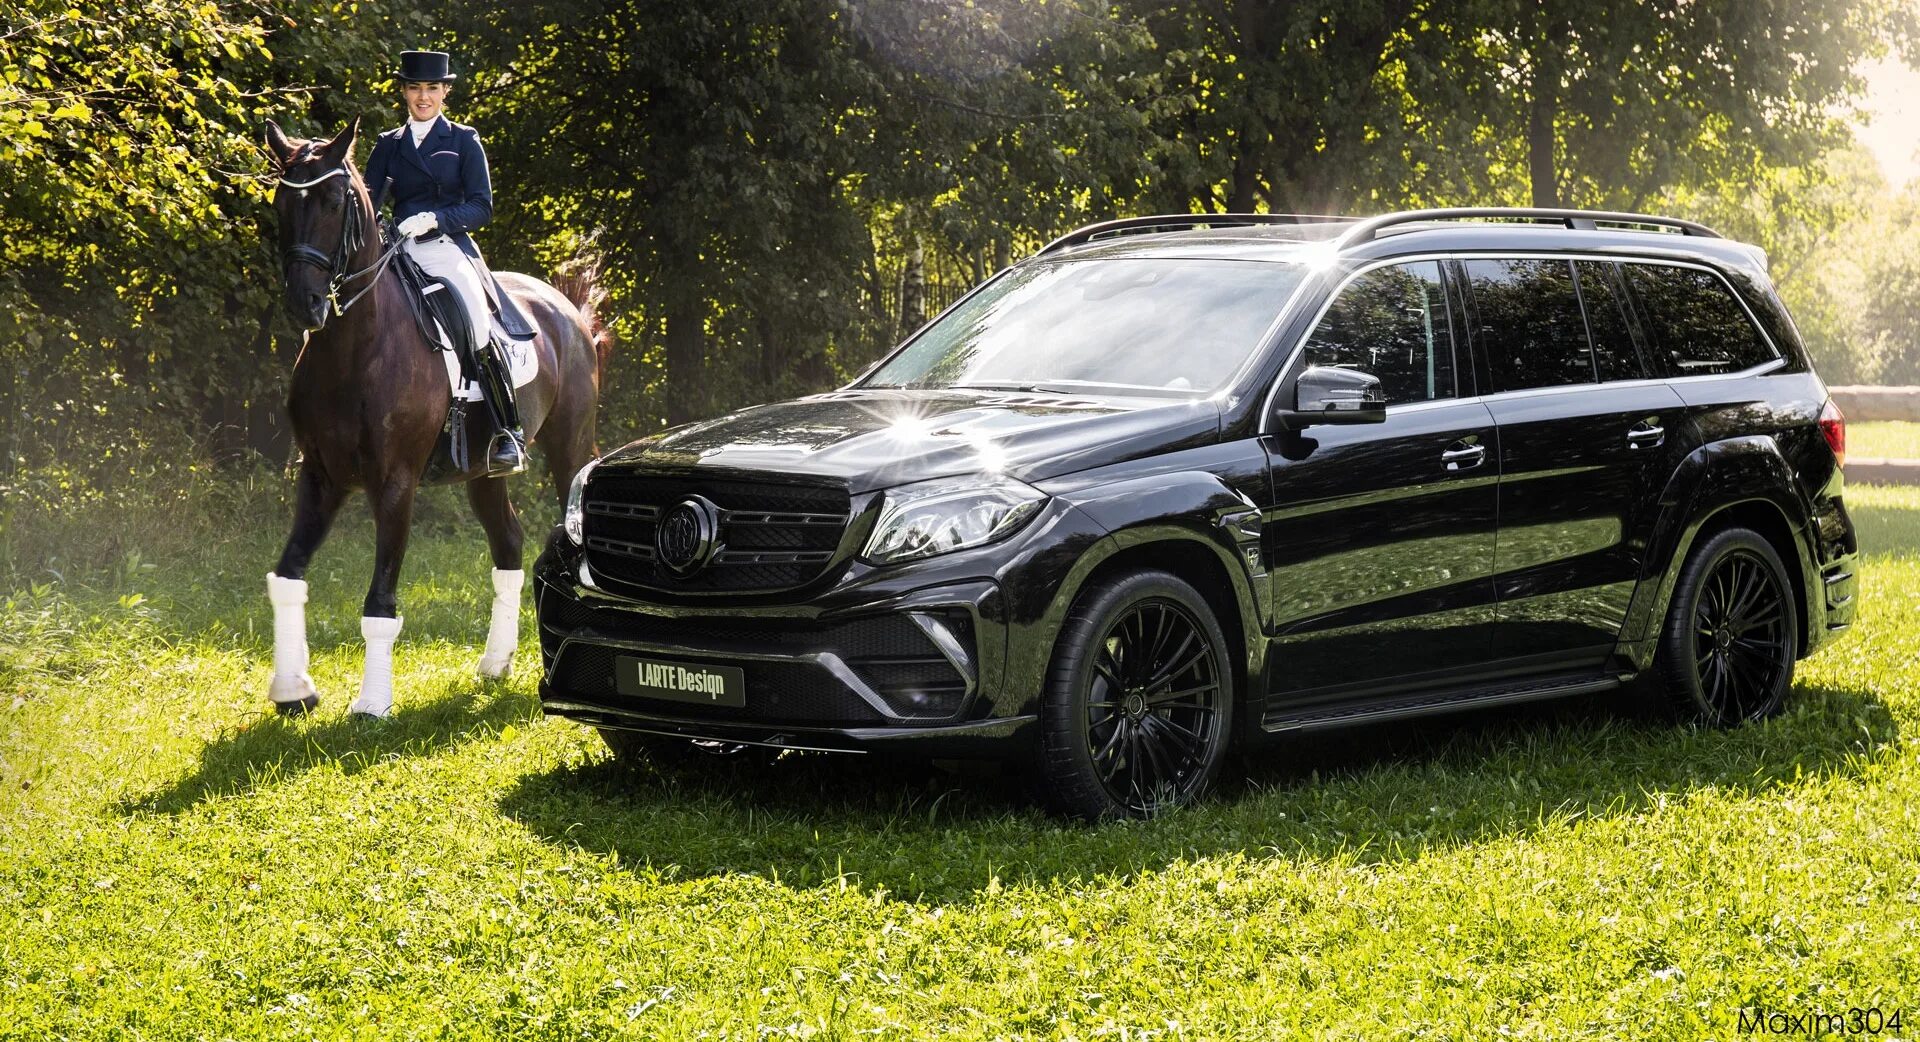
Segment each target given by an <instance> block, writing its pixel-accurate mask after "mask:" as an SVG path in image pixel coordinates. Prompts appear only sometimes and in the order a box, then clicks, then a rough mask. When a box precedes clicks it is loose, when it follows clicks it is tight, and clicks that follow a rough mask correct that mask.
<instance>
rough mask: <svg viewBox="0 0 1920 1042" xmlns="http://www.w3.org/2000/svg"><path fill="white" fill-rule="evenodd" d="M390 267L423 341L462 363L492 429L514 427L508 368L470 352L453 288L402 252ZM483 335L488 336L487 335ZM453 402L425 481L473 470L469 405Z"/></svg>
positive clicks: (492, 355)
mask: <svg viewBox="0 0 1920 1042" xmlns="http://www.w3.org/2000/svg"><path fill="white" fill-rule="evenodd" d="M393 267H394V270H395V272H397V273H398V274H399V277H400V285H401V286H402V288H404V289H405V291H406V292H405V293H403V294H402V297H404V298H405V300H406V302H407V310H408V312H409V313H410V314H411V315H412V316H413V322H414V325H415V327H416V328H418V329H419V330H420V336H421V338H422V339H424V340H426V342H427V343H429V344H432V345H434V346H435V347H436V349H438V350H441V351H447V350H451V351H452V352H453V353H454V357H455V358H456V359H458V360H459V363H460V376H461V379H462V380H463V381H464V382H466V383H469V384H472V385H474V386H476V387H478V388H480V393H481V400H482V401H484V402H486V404H487V409H488V411H489V412H491V413H492V419H493V421H494V424H495V426H496V427H498V428H502V429H506V428H512V427H518V426H519V417H518V415H516V414H517V412H518V409H517V408H516V407H515V403H514V400H513V380H512V378H511V376H509V375H508V373H507V367H506V362H505V360H504V359H502V358H501V357H500V356H499V352H497V351H491V350H487V351H479V352H476V351H474V349H473V343H474V339H475V338H474V335H473V328H472V323H471V322H469V321H468V320H467V309H466V308H465V307H463V306H461V304H460V298H459V295H458V293H457V292H456V291H455V290H454V288H453V286H452V285H451V284H450V283H448V281H447V280H446V279H443V278H438V277H435V276H433V275H429V274H427V272H426V271H425V269H423V268H421V267H420V265H419V264H417V263H416V262H415V261H414V260H413V258H411V257H409V256H407V254H406V251H404V250H402V251H398V252H396V253H395V254H394V257H393ZM443 330H444V331H445V336H444V337H443V336H442V331H443ZM484 332H486V333H487V334H488V335H489V336H491V333H492V331H491V330H486V331H484ZM452 397H453V400H452V402H451V403H450V404H449V406H448V408H447V423H446V426H445V428H444V429H443V430H442V431H441V434H440V444H439V445H438V446H436V447H435V452H434V457H433V459H432V460H431V461H430V462H429V464H428V475H427V479H428V480H432V479H433V478H435V477H438V476H441V474H442V473H444V474H446V475H452V474H462V473H465V472H467V471H468V470H469V469H471V464H472V462H473V459H472V438H471V436H470V432H469V431H468V429H467V407H468V405H469V404H470V402H469V400H468V399H467V398H463V397H461V396H460V395H459V394H458V393H455V394H454V395H453V396H452Z"/></svg>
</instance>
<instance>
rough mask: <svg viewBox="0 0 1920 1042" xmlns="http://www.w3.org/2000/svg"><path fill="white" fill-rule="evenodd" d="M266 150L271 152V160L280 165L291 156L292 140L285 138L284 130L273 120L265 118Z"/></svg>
mask: <svg viewBox="0 0 1920 1042" xmlns="http://www.w3.org/2000/svg"><path fill="white" fill-rule="evenodd" d="M267 151H269V152H271V153H273V161H274V162H276V163H278V164H280V165H281V166H286V165H287V160H289V159H291V158H293V142H291V141H288V140H287V135H286V132H285V131H283V130H281V129H280V124H278V123H275V122H274V121H273V120H267Z"/></svg>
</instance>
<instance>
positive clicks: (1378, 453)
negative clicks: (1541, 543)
mask: <svg viewBox="0 0 1920 1042" xmlns="http://www.w3.org/2000/svg"><path fill="white" fill-rule="evenodd" d="M1462 329H1463V326H1462V325H1461V322H1460V308H1459V302H1458V299H1457V297H1455V296H1453V295H1452V294H1450V293H1449V291H1448V285H1447V281H1446V279H1445V277H1444V273H1443V267H1442V263H1441V262H1440V261H1436V260H1425V261H1409V262H1402V263H1394V264H1388V265H1383V266H1379V267H1375V268H1371V269H1368V270H1365V271H1362V272H1360V273H1359V274H1357V275H1355V276H1353V277H1352V278H1351V279H1350V280H1349V281H1348V282H1347V283H1346V285H1345V286H1344V287H1343V288H1342V289H1341V291H1340V292H1339V294H1338V295H1336V297H1335V298H1334V300H1333V302H1332V303H1331V304H1330V305H1329V307H1328V308H1327V310H1326V312H1325V313H1324V314H1323V315H1322V316H1321V318H1320V321H1319V322H1318V323H1317V324H1316V325H1315V327H1314V329H1313V331H1312V333H1310V334H1309V335H1308V337H1307V340H1306V343H1305V345H1304V348H1303V351H1302V358H1301V359H1299V360H1297V361H1296V363H1295V364H1294V365H1293V366H1291V367H1290V370H1291V371H1290V372H1289V373H1288V374H1287V376H1286V377H1285V378H1283V381H1282V383H1281V384H1280V386H1279V392H1280V393H1288V392H1289V391H1290V380H1291V377H1292V376H1293V375H1295V374H1297V373H1298V371H1299V370H1300V369H1301V368H1303V367H1304V366H1305V365H1340V366H1350V367H1353V368H1357V369H1361V370H1363V371H1366V372H1369V373H1372V374H1373V375H1374V376H1377V377H1379V378H1380V381H1381V388H1382V390H1383V392H1384V393H1385V395H1386V399H1387V402H1388V405H1387V418H1386V422H1384V423H1377V424H1357V425H1352V426H1332V425H1326V426H1315V427H1310V428H1307V429H1306V430H1304V431H1297V432H1276V433H1269V434H1267V435H1266V436H1264V438H1263V439H1262V441H1263V443H1264V445H1265V447H1266V450H1267V455H1268V462H1269V464H1270V467H1271V470H1272V474H1273V481H1272V485H1271V487H1272V489H1273V496H1274V500H1273V502H1271V503H1269V504H1265V506H1266V510H1265V511H1264V512H1263V513H1264V517H1265V525H1264V527H1263V537H1264V542H1265V549H1266V554H1267V559H1268V560H1269V561H1270V562H1272V566H1273V567H1272V577H1273V578H1272V582H1273V592H1274V610H1275V615H1276V623H1277V626H1278V634H1277V636H1276V638H1275V640H1274V643H1273V645H1272V647H1271V656H1270V658H1271V663H1272V668H1271V670H1270V676H1271V678H1272V679H1271V684H1270V690H1271V692H1272V694H1273V695H1274V697H1275V700H1276V701H1282V700H1295V701H1298V700H1317V699H1318V698H1319V697H1327V698H1335V697H1339V696H1341V695H1342V694H1345V693H1347V692H1350V691H1355V690H1359V689H1366V688H1371V689H1379V688H1383V687H1394V686H1401V687H1408V686H1419V685H1420V684H1421V683H1423V678H1428V679H1431V678H1432V677H1434V676H1437V675H1442V674H1447V673H1449V672H1450V671H1459V670H1462V669H1472V668H1477V667H1479V666H1481V665H1482V664H1484V662H1485V661H1486V657H1487V654H1488V652H1489V649H1490V647H1491V642H1492V625H1493V615H1494V604H1493V600H1494V597H1493V582H1492V566H1493V544H1494V520H1495V518H1494V509H1495V497H1496V494H1497V489H1496V485H1497V479H1498V476H1499V471H1498V461H1497V458H1496V453H1495V446H1494V427H1493V417H1492V414H1490V413H1489V412H1488V411H1487V408H1486V406H1484V405H1482V404H1480V402H1479V401H1478V400H1477V398H1475V397H1474V393H1475V390H1476V388H1475V385H1474V383H1473V378H1472V375H1471V370H1470V368H1468V367H1466V366H1465V360H1466V358H1467V353H1466V351H1465V350H1464V347H1463V345H1462V344H1461V339H1462V336H1463V334H1462Z"/></svg>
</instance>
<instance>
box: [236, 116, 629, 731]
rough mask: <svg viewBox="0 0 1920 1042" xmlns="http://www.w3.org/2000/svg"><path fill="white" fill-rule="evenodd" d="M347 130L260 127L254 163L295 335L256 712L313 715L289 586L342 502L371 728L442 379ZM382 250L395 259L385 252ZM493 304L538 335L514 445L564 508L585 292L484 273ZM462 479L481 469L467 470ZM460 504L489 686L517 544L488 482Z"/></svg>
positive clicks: (580, 439) (519, 539) (588, 394)
mask: <svg viewBox="0 0 1920 1042" xmlns="http://www.w3.org/2000/svg"><path fill="white" fill-rule="evenodd" d="M358 132H359V121H358V120H355V121H354V122H353V123H352V124H350V125H349V126H348V127H347V128H346V129H345V130H343V131H341V132H340V133H339V134H338V135H336V136H334V137H333V138H332V139H331V140H326V141H317V140H316V141H307V140H299V139H289V138H288V137H287V136H286V135H285V134H284V133H282V132H281V130H280V128H279V127H278V126H276V125H274V124H273V123H268V124H267V135H266V140H267V147H268V150H269V151H270V152H271V153H272V156H273V160H274V167H275V171H274V172H275V173H276V174H277V175H278V177H279V179H280V184H279V187H278V188H277V189H276V190H275V192H274V197H273V207H274V211H275V213H276V215H277V216H278V218H279V227H280V234H279V238H280V255H281V258H282V263H283V265H284V269H285V271H284V274H285V278H286V301H285V302H286V306H287V310H288V312H289V313H291V314H292V316H293V318H294V321H295V322H296V323H298V324H299V325H301V326H303V327H305V328H306V329H307V330H308V333H307V339H306V343H305V345H304V346H303V347H302V348H301V350H300V356H299V358H298V360H296V361H295V362H294V365H293V380H292V386H291V388H290V390H289V392H288V396H287V411H288V413H289V415H290V417H291V419H292V421H293V432H294V439H295V442H296V443H297V444H298V446H299V448H300V453H301V464H300V475H299V478H298V486H297V488H296V493H295V503H294V516H293V531H292V534H290V535H289V536H288V537H287V544H286V549H285V550H284V551H283V552H282V553H281V555H280V563H279V564H278V565H277V566H276V567H275V568H274V570H273V572H272V573H270V574H269V575H268V576H267V594H268V597H269V598H270V599H271V600H272V602H273V606H274V654H273V683H272V686H271V688H270V689H269V692H268V696H269V697H270V698H271V699H272V701H273V702H274V704H275V705H276V706H277V707H278V708H279V709H280V710H281V711H282V712H287V713H300V712H306V711H308V710H311V709H312V708H313V707H314V706H316V705H317V704H318V703H319V696H318V694H317V693H316V691H315V690H314V686H313V681H312V680H311V679H310V678H309V677H308V676H307V644H306V617H305V607H304V605H305V604H306V600H307V584H306V582H305V581H304V579H303V578H302V577H303V576H304V575H305V574H306V570H307V563H308V561H309V560H311V559H312V557H313V552H314V550H315V549H316V548H317V547H318V546H319V545H320V542H321V540H322V539H324V538H326V534H327V529H328V528H329V526H331V524H332V523H333V519H334V515H335V514H336V513H338V511H339V509H340V506H341V503H342V502H344V501H345V499H346V497H347V496H348V495H349V494H350V493H351V492H352V491H353V490H355V489H364V490H366V493H367V496H368V498H369V499H370V500H371V502H372V507H373V517H374V527H375V539H376V544H375V551H374V564H373V582H372V585H371V586H370V587H369V588H368V590H367V598H366V603H365V607H364V608H363V610H362V618H361V620H360V630H361V634H362V635H363V636H364V637H365V639H366V642H367V656H366V669H365V673H364V674H363V676H362V679H361V682H360V696H359V698H357V699H355V701H354V703H353V705H352V706H351V707H350V710H351V711H352V712H355V713H364V714H367V715H372V716H385V715H386V714H387V712H388V711H389V709H390V708H391V706H392V703H393V687H392V675H393V665H392V652H393V642H394V640H395V639H396V638H398V636H399V633H400V624H401V620H400V618H399V615H398V607H399V605H398V601H397V598H396V597H395V586H396V585H397V583H398V580H399V577H400V562H401V559H402V557H403V556H404V555H405V554H406V549H407V534H408V533H407V530H408V527H409V524H410V522H411V520H412V516H413V497H414V490H415V489H416V488H418V487H419V484H420V482H421V479H422V475H423V473H424V472H425V471H426V468H427V466H428V463H429V461H430V459H431V457H432V456H433V453H434V450H435V445H436V443H437V442H438V440H439V437H440V433H441V430H442V428H443V427H444V426H445V424H446V422H447V416H448V410H449V402H450V398H451V393H450V388H449V386H448V377H447V371H446V367H445V364H444V362H443V360H442V359H441V357H440V356H439V354H438V351H437V350H436V348H435V346H434V345H433V344H431V343H429V342H428V341H427V340H426V339H425V338H424V337H423V336H422V335H421V334H420V331H419V329H418V328H417V327H416V325H415V323H414V320H413V317H412V314H411V311H410V306H409V303H408V301H407V300H406V299H405V297H404V296H403V294H404V293H405V292H406V291H405V290H404V289H403V286H402V283H401V280H400V278H399V276H398V275H397V274H396V273H395V272H394V271H393V270H392V268H391V265H389V264H388V263H387V262H388V261H390V260H391V259H392V257H391V254H392V249H385V250H383V249H382V246H381V243H380V236H379V235H378V234H377V233H376V232H375V229H376V228H377V227H378V225H377V215H376V214H375V212H374V208H373V202H372V199H371V198H370V196H369V195H368V193H367V186H366V184H365V183H364V182H363V181H362V179H361V177H360V173H359V171H358V170H357V169H356V168H355V165H354V160H353V146H354V139H355V138H356V136H357V135H358ZM396 245H397V244H396ZM500 282H501V285H502V286H503V288H505V289H506V290H507V292H508V293H509V294H511V295H512V297H513V299H514V300H515V301H516V302H518V303H519V305H520V307H521V309H522V310H523V311H524V312H525V314H526V315H527V316H528V318H529V319H531V320H532V322H533V324H534V327H535V329H536V330H537V331H538V334H539V336H538V338H537V340H536V341H535V345H534V346H535V351H536V354H537V356H538V358H539V375H538V376H537V377H536V378H535V379H534V380H533V382H532V383H530V384H528V385H527V386H525V387H522V388H521V389H520V392H519V396H518V397H519V403H520V415H521V419H522V422H523V424H524V425H525V428H526V432H527V436H528V441H529V443H530V444H531V445H534V446H537V447H539V449H540V451H541V455H542V456H543V457H544V458H545V460H546V464H547V469H548V472H549V474H550V475H551V477H552V480H553V488H554V492H555V494H556V495H557V496H558V497H559V498H560V499H561V500H562V501H563V502H564V500H565V498H566V495H567V486H568V484H569V483H570V482H571V481H572V480H573V475H574V474H575V472H577V471H578V470H579V469H580V467H581V466H582V465H583V464H585V463H586V462H587V461H588V460H589V459H591V458H592V457H593V455H594V452H595V451H596V450H595V446H594V433H593V427H594V414H595V410H596V407H597V405H598V401H599V394H600V370H601V367H602V366H603V365H604V363H605V352H606V351H607V348H608V344H609V341H608V338H607V336H606V333H605V332H604V331H603V330H602V329H601V328H600V326H599V323H598V321H597V320H596V319H595V318H594V316H593V313H592V305H591V302H590V299H589V298H590V296H591V295H592V294H593V292H594V290H593V286H592V280H591V278H587V279H582V280H579V284H578V285H576V286H574V287H573V291H574V299H571V300H570V299H568V297H567V296H565V295H563V294H562V293H561V292H560V291H559V290H556V289H554V288H553V287H552V286H549V285H547V284H546V283H543V282H540V281H538V280H535V279H532V278H528V277H527V276H525V275H517V274H514V273H511V272H502V273H500ZM473 455H474V456H475V457H476V459H475V461H474V462H475V464H476V470H477V467H478V466H479V465H481V464H483V463H484V461H483V460H480V459H478V458H477V457H479V456H481V455H483V454H481V453H477V452H476V453H474V454H473ZM447 480H453V481H465V482H466V484H467V498H468V500H469V501H470V502H471V503H472V504H473V511H474V513H475V514H476V515H477V516H478V517H479V519H480V524H481V526H482V527H484V528H485V529H486V533H487V545H488V548H489V549H490V550H491V552H492V556H493V565H494V571H493V580H494V582H493V585H494V600H493V616H492V624H491V626H490V628H489V630H488V634H487V646H486V650H485V652H484V653H483V654H482V656H481V658H480V663H479V673H480V675H481V676H483V677H502V676H505V675H506V673H507V671H508V669H509V668H510V667H511V665H512V659H513V652H514V649H515V647H516V646H517V645H518V639H519V618H520V614H519V613H520V590H521V585H522V581H523V579H524V576H525V572H523V571H522V570H521V547H522V543H523V540H524V535H523V533H522V531H521V528H520V519H519V517H518V516H517V515H516V514H515V512H514V509H513V503H512V502H511V501H510V500H509V499H508V498H507V483H506V480H505V479H504V478H487V477H484V476H480V475H478V474H477V472H476V471H469V472H468V473H464V474H454V475H452V476H451V477H449V478H447Z"/></svg>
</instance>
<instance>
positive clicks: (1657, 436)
mask: <svg viewBox="0 0 1920 1042" xmlns="http://www.w3.org/2000/svg"><path fill="white" fill-rule="evenodd" d="M1666 440H1667V429H1666V428H1665V427H1662V426H1659V425H1658V424H1654V423H1644V422H1643V423H1639V424H1636V425H1635V426H1633V427H1631V428H1629V429H1628V431H1627V448H1630V449H1653V448H1658V447H1660V445H1662V444H1663V443H1665V442H1666Z"/></svg>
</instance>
